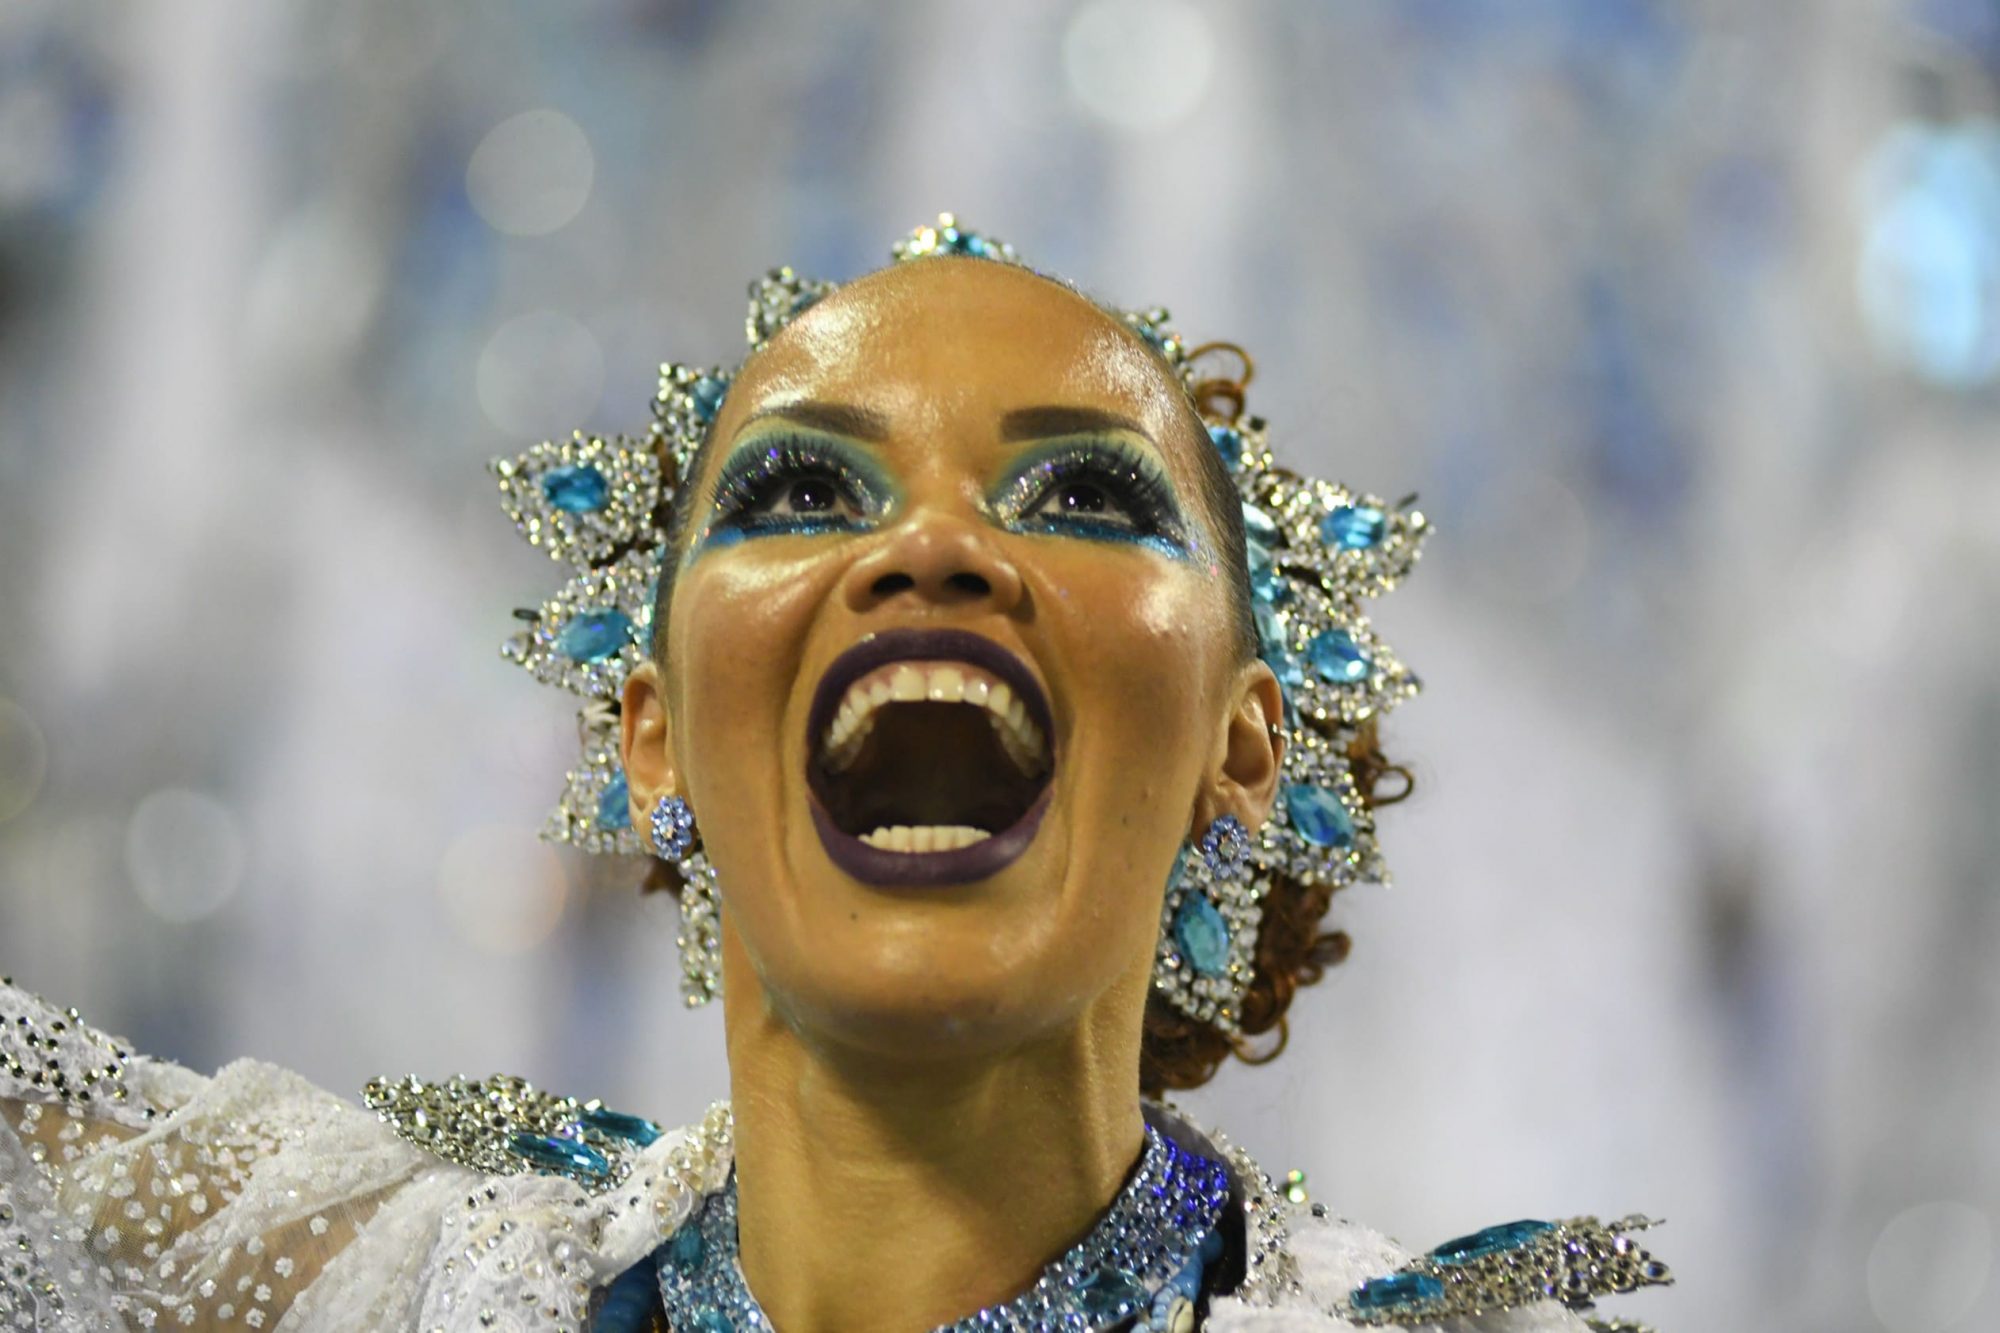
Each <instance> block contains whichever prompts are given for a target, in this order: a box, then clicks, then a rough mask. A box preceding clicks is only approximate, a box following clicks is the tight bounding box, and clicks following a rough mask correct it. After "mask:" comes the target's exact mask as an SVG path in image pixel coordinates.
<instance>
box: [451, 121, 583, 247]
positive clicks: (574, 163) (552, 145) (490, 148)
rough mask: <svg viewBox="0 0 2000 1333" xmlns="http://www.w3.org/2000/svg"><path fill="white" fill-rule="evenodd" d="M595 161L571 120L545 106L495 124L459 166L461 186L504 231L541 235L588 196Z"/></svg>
mask: <svg viewBox="0 0 2000 1333" xmlns="http://www.w3.org/2000/svg"><path fill="white" fill-rule="evenodd" d="M596 173H597V161H596V158H595V157H594V155H593V154H592V153H591V151H590V140H589V139H588V138H586V137H585V135H584V133H583V130H582V129H581V128H579V127H578V125H577V123H576V122H575V121H573V120H571V119H570V118H569V117H568V116H565V115H564V114H563V113H562V112H560V111H552V110H550V109H548V108H546V107H544V108H541V109H539V110H535V111H524V112H522V113H521V114H520V115H518V116H512V117H509V118H508V119H506V120H503V121H501V122H500V123H499V124H498V125H495V126H494V127H493V128H492V130H490V131H489V132H488V133H487V135H486V137H485V138H484V139H482V140H480V141H479V147H477V148H475V149H473V151H472V161H471V162H470V163H469V164H467V166H466V169H465V192H466V194H467V195H468V196H469V197H470V198H471V200H472V206H473V208H474V209H476V210H477V211H478V213H479V216H480V217H482V218H484V219H486V222H487V225H489V226H491V227H492V228H493V229H494V230H495V231H497V232H500V233H501V234H503V235H506V236H546V235H548V234H549V233H550V232H554V231H560V230H561V229H562V228H564V227H566V226H568V225H569V223H570V222H571V221H572V220H573V219H574V218H575V217H576V215H577V214H578V213H581V212H582V211H583V206H584V205H585V204H586V203H588V202H589V201H590V186H591V181H592V179H593V177H595V175H596Z"/></svg>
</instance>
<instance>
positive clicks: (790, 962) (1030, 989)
mask: <svg viewBox="0 0 2000 1333" xmlns="http://www.w3.org/2000/svg"><path fill="white" fill-rule="evenodd" d="M963 906H970V905H969V904H966V905H963ZM991 906H994V907H997V904H993V905H991ZM875 910H876V911H878V912H879V911H880V910H881V907H880V905H879V904H878V905H877V906H876V909H875ZM897 915H898V916H900V917H902V919H900V920H895V921H890V920H883V919H877V920H876V921H873V922H869V921H868V920H867V918H866V916H865V915H864V916H862V917H860V918H859V919H849V918H848V917H847V915H846V914H845V913H843V914H842V917H843V919H842V921H841V929H840V930H839V931H838V936H839V945H838V947H835V948H817V949H812V950H810V951H806V950H797V949H788V950H785V951H784V952H785V953H787V954H790V955H791V957H790V958H788V959H785V960H783V961H782V962H781V961H780V960H779V959H776V958H773V959H771V964H777V965H775V966H773V965H771V964H767V965H766V966H765V967H764V968H762V969H761V970H760V972H759V976H758V983H759V984H760V985H761V986H762V988H763V990H764V992H765V995H766V997H767V1002H768V1003H769V1004H770V1005H771V1006H772V1007H773V1008H774V1009H775V1010H776V1011H777V1012H778V1014H779V1015H780V1017H782V1018H783V1019H784V1021H785V1022H786V1023H787V1024H789V1025H790V1026H791V1027H793V1028H794V1029H795V1030H797V1031H798V1032H799V1033H800V1035H801V1036H803V1037H805V1038H806V1039H807V1040H808V1041H809V1042H812V1043H814V1044H821V1043H830V1044H832V1045H835V1046H839V1047H845V1048H848V1049H850V1050H853V1051H856V1052H862V1053H866V1054H869V1055H871V1056H875V1057H887V1058H891V1059H898V1060H920V1061H926V1062H929V1061H943V1062H949V1061H952V1060H958V1059H968V1058H979V1059H984V1058H988V1057H991V1056H992V1055H994V1054H996V1053H999V1052H1003V1051H1006V1050H1010V1049H1015V1048H1018V1047H1021V1046H1023V1045H1028V1044H1032V1043H1035V1042H1038V1041H1042V1040H1046V1039H1049V1038H1051V1037H1053V1036H1055V1035H1056V1034H1059V1033H1062V1032H1064V1031H1066V1030H1069V1029H1072V1028H1074V1027H1075V1025H1076V1023H1077V1020H1078V1017H1079V1015H1080V1014H1082V1013H1083V1012H1084V1011H1085V1010H1086V1009H1087V1008H1088V1007H1089V1005H1090V1003H1091V1001H1092V999H1093V998H1094V996H1096V995H1098V994H1101V993H1102V992H1103V991H1104V990H1106V989H1109V987H1110V986H1111V985H1112V984H1113V983H1114V982H1115V977H1113V976H1109V975H1107V976H1102V977H1099V976H1096V975H1094V974H1093V973H1094V969H1092V968H1091V967H1090V966H1089V964H1088V963H1087V962H1079V961H1077V960H1063V959H1059V958H1057V957H1054V956H1052V955H1051V953H1050V952H1049V951H1048V950H1045V949H1038V948H1036V947H1034V946H1036V945H1038V944H1043V943H1046V942H1049V941H1046V940H1045V939H1038V938H1037V936H1038V935H1041V936H1046V935H1048V934H1051V933H1053V932H1050V931H1048V930H1047V928H1046V924H1045V923H1046V921H1047V918H1046V917H1043V918H1042V920H1043V922H1044V925H1043V928H1042V929H1041V930H1040V931H1038V930H1037V929H1036V927H1035V926H1034V925H1028V926H1025V927H1023V928H1021V929H1018V930H1015V931H1013V932H1012V933H1013V938H1015V939H1016V941H1017V944H1018V946H1019V947H1017V948H1016V949H1015V950H1013V951H1010V952H1009V953H1007V954H1000V953H997V952H996V951H995V950H994V948H993V941H994V940H995V939H996V938H1007V937H1008V932H1009V925H1010V923H1009V922H1008V921H1007V920H1006V918H1008V917H1010V916H1013V915H1014V913H1011V912H1007V911H1005V910H1004V909H1003V910H989V911H978V910H973V911H969V912H961V913H960V915H959V919H958V920H956V921H953V922H950V923H940V922H937V921H935V920H933V921H929V922H923V921H912V920H910V919H908V917H907V916H905V915H903V914H901V913H898V914H897ZM920 915H928V914H920ZM996 918H998V919H996ZM1097 961H1098V966H1099V967H1101V966H1102V959H1101V957H1100V959H1098V960H1097Z"/></svg>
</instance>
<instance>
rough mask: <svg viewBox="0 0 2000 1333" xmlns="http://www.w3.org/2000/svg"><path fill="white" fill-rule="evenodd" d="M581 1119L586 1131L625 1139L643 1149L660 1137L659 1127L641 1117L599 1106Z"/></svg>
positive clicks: (584, 1114)
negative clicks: (590, 1130) (592, 1130)
mask: <svg viewBox="0 0 2000 1333" xmlns="http://www.w3.org/2000/svg"><path fill="white" fill-rule="evenodd" d="M581 1118H582V1120H583V1124H584V1127H585V1128H586V1129H594V1130H596V1131H597V1132H598V1133H600V1134H603V1135H605V1136H606V1137H608V1138H614V1139H623V1140H625V1142H627V1143H633V1144H637V1145H638V1146H639V1147H641V1148H643V1147H645V1146H646V1145H647V1144H649V1143H652V1142H654V1141H655V1140H657V1139H658V1138H659V1137H660V1127H659V1126H658V1125H656V1124H654V1123H653V1122H652V1121H650V1120H647V1119H644V1118H642V1117H640V1116H636V1115H626V1114H625V1113H624V1112H623V1111H611V1110H607V1109H605V1108H604V1107H602V1106H599V1107H597V1108H595V1109H593V1110H589V1111H585V1112H584V1113H583V1115H582V1117H581Z"/></svg>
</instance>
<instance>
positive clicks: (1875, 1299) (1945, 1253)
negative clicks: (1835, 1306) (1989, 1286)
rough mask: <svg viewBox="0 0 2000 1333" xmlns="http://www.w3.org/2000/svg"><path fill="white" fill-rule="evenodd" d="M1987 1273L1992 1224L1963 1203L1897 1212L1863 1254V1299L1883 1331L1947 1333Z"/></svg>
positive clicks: (1981, 1288)
mask: <svg viewBox="0 0 2000 1333" xmlns="http://www.w3.org/2000/svg"><path fill="white" fill-rule="evenodd" d="M1992 1272H1993V1224H1992V1222H1991V1221H1990V1220H1989V1219H1988V1218H1987V1216H1986V1214H1984V1213H1982V1212H1981V1211H1979V1210H1978V1209H1977V1208H1974V1207H1972V1206H1971V1205H1969V1204H1963V1203H1957V1202H1953V1201H1949V1200H1945V1201H1940V1202H1937V1203H1922V1204H1918V1205H1917V1206H1916V1207H1914V1208H1910V1209H1906V1210H1905V1211H1903V1212H1901V1213H1898V1214H1897V1215H1896V1216H1895V1217H1894V1218H1893V1219H1891V1221H1890V1222H1889V1225H1888V1226H1886V1227H1883V1228H1882V1234H1881V1236H1880V1237H1878V1238H1877V1239H1876V1241H1875V1247H1874V1249H1872V1250H1871V1251H1870V1252H1869V1255H1868V1301H1869V1304H1870V1305H1871V1306H1873V1307H1874V1310H1875V1317H1876V1318H1877V1319H1879V1320H1881V1321H1882V1327H1883V1328H1885V1329H1887V1330H1888V1331H1889V1333H1947V1330H1949V1329H1952V1328H1954V1327H1956V1326H1957V1325H1958V1323H1959V1321H1960V1320H1961V1319H1963V1318H1965V1316H1966V1314H1967V1312H1968V1311H1970V1310H1971V1309H1972V1307H1973V1304H1974V1303H1975V1302H1977V1301H1978V1299H1979V1297H1980V1295H1981V1294H1982V1293H1983V1292H1984V1291H1985V1290H1986V1283H1987V1281H1988V1279H1989V1278H1990V1277H1991V1275H1992Z"/></svg>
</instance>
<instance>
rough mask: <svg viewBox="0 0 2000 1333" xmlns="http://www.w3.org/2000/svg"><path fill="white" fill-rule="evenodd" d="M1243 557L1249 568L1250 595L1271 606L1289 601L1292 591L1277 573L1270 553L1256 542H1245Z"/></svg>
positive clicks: (1275, 563)
mask: <svg viewBox="0 0 2000 1333" xmlns="http://www.w3.org/2000/svg"><path fill="white" fill-rule="evenodd" d="M1243 554H1244V557H1245V559H1246V561H1247V563H1248V565H1249V567H1250V595H1251V596H1252V597H1254V598H1256V599H1257V600H1258V601H1260V602H1264V603H1266V604H1268V605H1271V606H1277V605H1279V604H1280V603H1283V602H1286V601H1288V600H1290V598H1291V595H1292V589H1291V586H1290V585H1289V584H1287V583H1286V582H1285V580H1284V578H1283V576H1282V575H1280V574H1279V573H1278V566H1277V562H1276V561H1274V560H1273V559H1272V558H1271V553H1270V551H1268V550H1266V549H1265V548H1264V546H1263V545H1261V544H1260V543H1258V542H1245V543H1244V546H1243Z"/></svg>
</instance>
